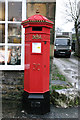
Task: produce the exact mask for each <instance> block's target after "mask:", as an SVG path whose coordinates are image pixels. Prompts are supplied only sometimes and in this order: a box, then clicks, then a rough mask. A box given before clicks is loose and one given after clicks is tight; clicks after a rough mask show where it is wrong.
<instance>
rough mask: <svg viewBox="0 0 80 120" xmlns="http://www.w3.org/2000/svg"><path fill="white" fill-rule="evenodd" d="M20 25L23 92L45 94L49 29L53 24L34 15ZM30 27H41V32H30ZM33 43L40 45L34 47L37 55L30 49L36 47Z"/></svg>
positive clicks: (47, 72)
mask: <svg viewBox="0 0 80 120" xmlns="http://www.w3.org/2000/svg"><path fill="white" fill-rule="evenodd" d="M22 25H23V27H24V28H25V71H24V90H25V91H27V92H29V93H44V92H47V91H49V68H50V67H49V59H50V28H52V26H53V22H52V21H50V20H48V19H47V18H46V17H44V16H42V15H39V14H36V15H33V16H31V17H30V18H28V19H27V20H25V21H23V22H22ZM32 27H42V31H32ZM35 43H40V44H38V46H37V47H36V49H37V50H39V51H38V53H34V51H36V50H35V49H33V48H34V47H33V48H32V44H33V46H36V45H37V44H36V45H35ZM40 45H41V47H40ZM40 48H41V49H40ZM32 50H33V52H32ZM40 51H41V52H40ZM39 52H40V53H39Z"/></svg>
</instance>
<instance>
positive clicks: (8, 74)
mask: <svg viewBox="0 0 80 120" xmlns="http://www.w3.org/2000/svg"><path fill="white" fill-rule="evenodd" d="M1 81H2V82H1ZM0 87H1V88H2V98H3V99H8V100H10V99H11V100H15V99H16V100H21V99H22V93H23V92H24V71H0Z"/></svg>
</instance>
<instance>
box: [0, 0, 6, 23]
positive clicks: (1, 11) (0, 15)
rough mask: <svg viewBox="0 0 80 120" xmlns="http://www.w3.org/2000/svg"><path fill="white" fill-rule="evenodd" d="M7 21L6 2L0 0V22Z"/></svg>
mask: <svg viewBox="0 0 80 120" xmlns="http://www.w3.org/2000/svg"><path fill="white" fill-rule="evenodd" d="M4 20H5V2H4V0H0V21H4Z"/></svg>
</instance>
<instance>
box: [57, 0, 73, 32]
mask: <svg viewBox="0 0 80 120" xmlns="http://www.w3.org/2000/svg"><path fill="white" fill-rule="evenodd" d="M67 1H68V0H67ZM64 2H66V0H56V23H55V26H56V28H57V27H58V28H60V29H63V32H72V28H74V23H73V22H68V23H66V20H65V17H64V13H63V12H64V10H65V5H64Z"/></svg>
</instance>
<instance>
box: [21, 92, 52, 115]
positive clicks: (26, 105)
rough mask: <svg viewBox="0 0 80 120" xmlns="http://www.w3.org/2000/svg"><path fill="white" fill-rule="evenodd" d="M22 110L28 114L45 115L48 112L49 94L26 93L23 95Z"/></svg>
mask: <svg viewBox="0 0 80 120" xmlns="http://www.w3.org/2000/svg"><path fill="white" fill-rule="evenodd" d="M23 109H25V111H26V112H27V113H28V114H45V113H48V112H50V93H49V91H48V92H46V93H28V92H26V91H24V94H23Z"/></svg>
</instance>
